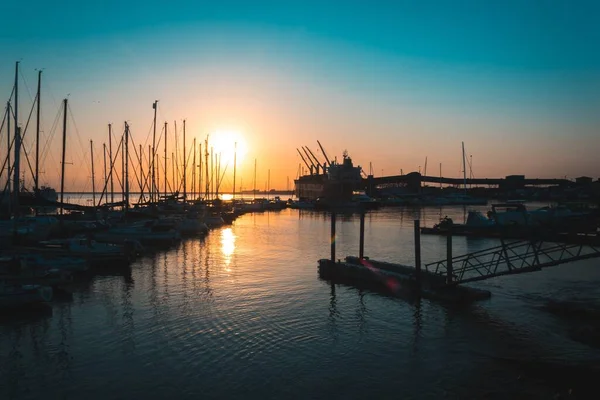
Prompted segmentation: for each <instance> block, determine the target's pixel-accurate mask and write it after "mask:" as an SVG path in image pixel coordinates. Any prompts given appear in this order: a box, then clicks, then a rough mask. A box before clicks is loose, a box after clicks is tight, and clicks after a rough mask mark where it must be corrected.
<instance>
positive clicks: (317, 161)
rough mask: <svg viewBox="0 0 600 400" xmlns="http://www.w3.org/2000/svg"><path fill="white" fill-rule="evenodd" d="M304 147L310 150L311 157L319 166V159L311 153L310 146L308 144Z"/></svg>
mask: <svg viewBox="0 0 600 400" xmlns="http://www.w3.org/2000/svg"><path fill="white" fill-rule="evenodd" d="M306 149H307V150H308V151H309V152H310V155H311V156H312V157H313V159H314V160H315V163H317V165H318V166H321V162H320V161H319V159H318V158H317V157H315V155H314V154H313V152H312V151H311V150H310V148H309V147H308V146H306Z"/></svg>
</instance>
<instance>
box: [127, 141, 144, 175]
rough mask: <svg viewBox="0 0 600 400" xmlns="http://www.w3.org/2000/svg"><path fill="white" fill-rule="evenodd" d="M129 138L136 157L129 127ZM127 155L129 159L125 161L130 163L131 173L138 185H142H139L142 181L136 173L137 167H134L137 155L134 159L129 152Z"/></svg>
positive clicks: (136, 153)
mask: <svg viewBox="0 0 600 400" xmlns="http://www.w3.org/2000/svg"><path fill="white" fill-rule="evenodd" d="M129 140H131V146H133V152H134V155H135V157H138V152H137V149H136V147H135V143H134V141H133V135H131V129H130V130H129ZM128 156H129V159H128V160H127V162H128V163H130V164H131V168H133V174H134V176H135V179H136V180H137V183H138V185H139V186H142V185H141V182H142V178H141V174H138V171H137V168H136V164H137V162H138V161H139V157H138V159H137V160H136V159H133V158H132V157H133V156H132V154H131V153H129V154H128Z"/></svg>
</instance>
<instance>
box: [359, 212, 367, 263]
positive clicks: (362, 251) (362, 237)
mask: <svg viewBox="0 0 600 400" xmlns="http://www.w3.org/2000/svg"><path fill="white" fill-rule="evenodd" d="M358 258H359V259H361V260H362V259H363V258H365V209H364V208H362V207H361V209H360V242H359V246H358Z"/></svg>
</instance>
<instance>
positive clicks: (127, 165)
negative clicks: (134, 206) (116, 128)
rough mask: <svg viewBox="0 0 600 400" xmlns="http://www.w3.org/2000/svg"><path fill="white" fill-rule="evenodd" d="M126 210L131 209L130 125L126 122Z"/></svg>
mask: <svg viewBox="0 0 600 400" xmlns="http://www.w3.org/2000/svg"><path fill="white" fill-rule="evenodd" d="M124 179H125V209H126V210H127V209H128V208H129V124H128V123H127V122H125V178H124Z"/></svg>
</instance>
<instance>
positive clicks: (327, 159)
mask: <svg viewBox="0 0 600 400" xmlns="http://www.w3.org/2000/svg"><path fill="white" fill-rule="evenodd" d="M317 143H319V147H320V148H321V151H322V152H323V156H325V161H327V164H329V165H331V161H329V157H327V153H325V149H324V148H323V146H321V142H319V141H318V140H317Z"/></svg>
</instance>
